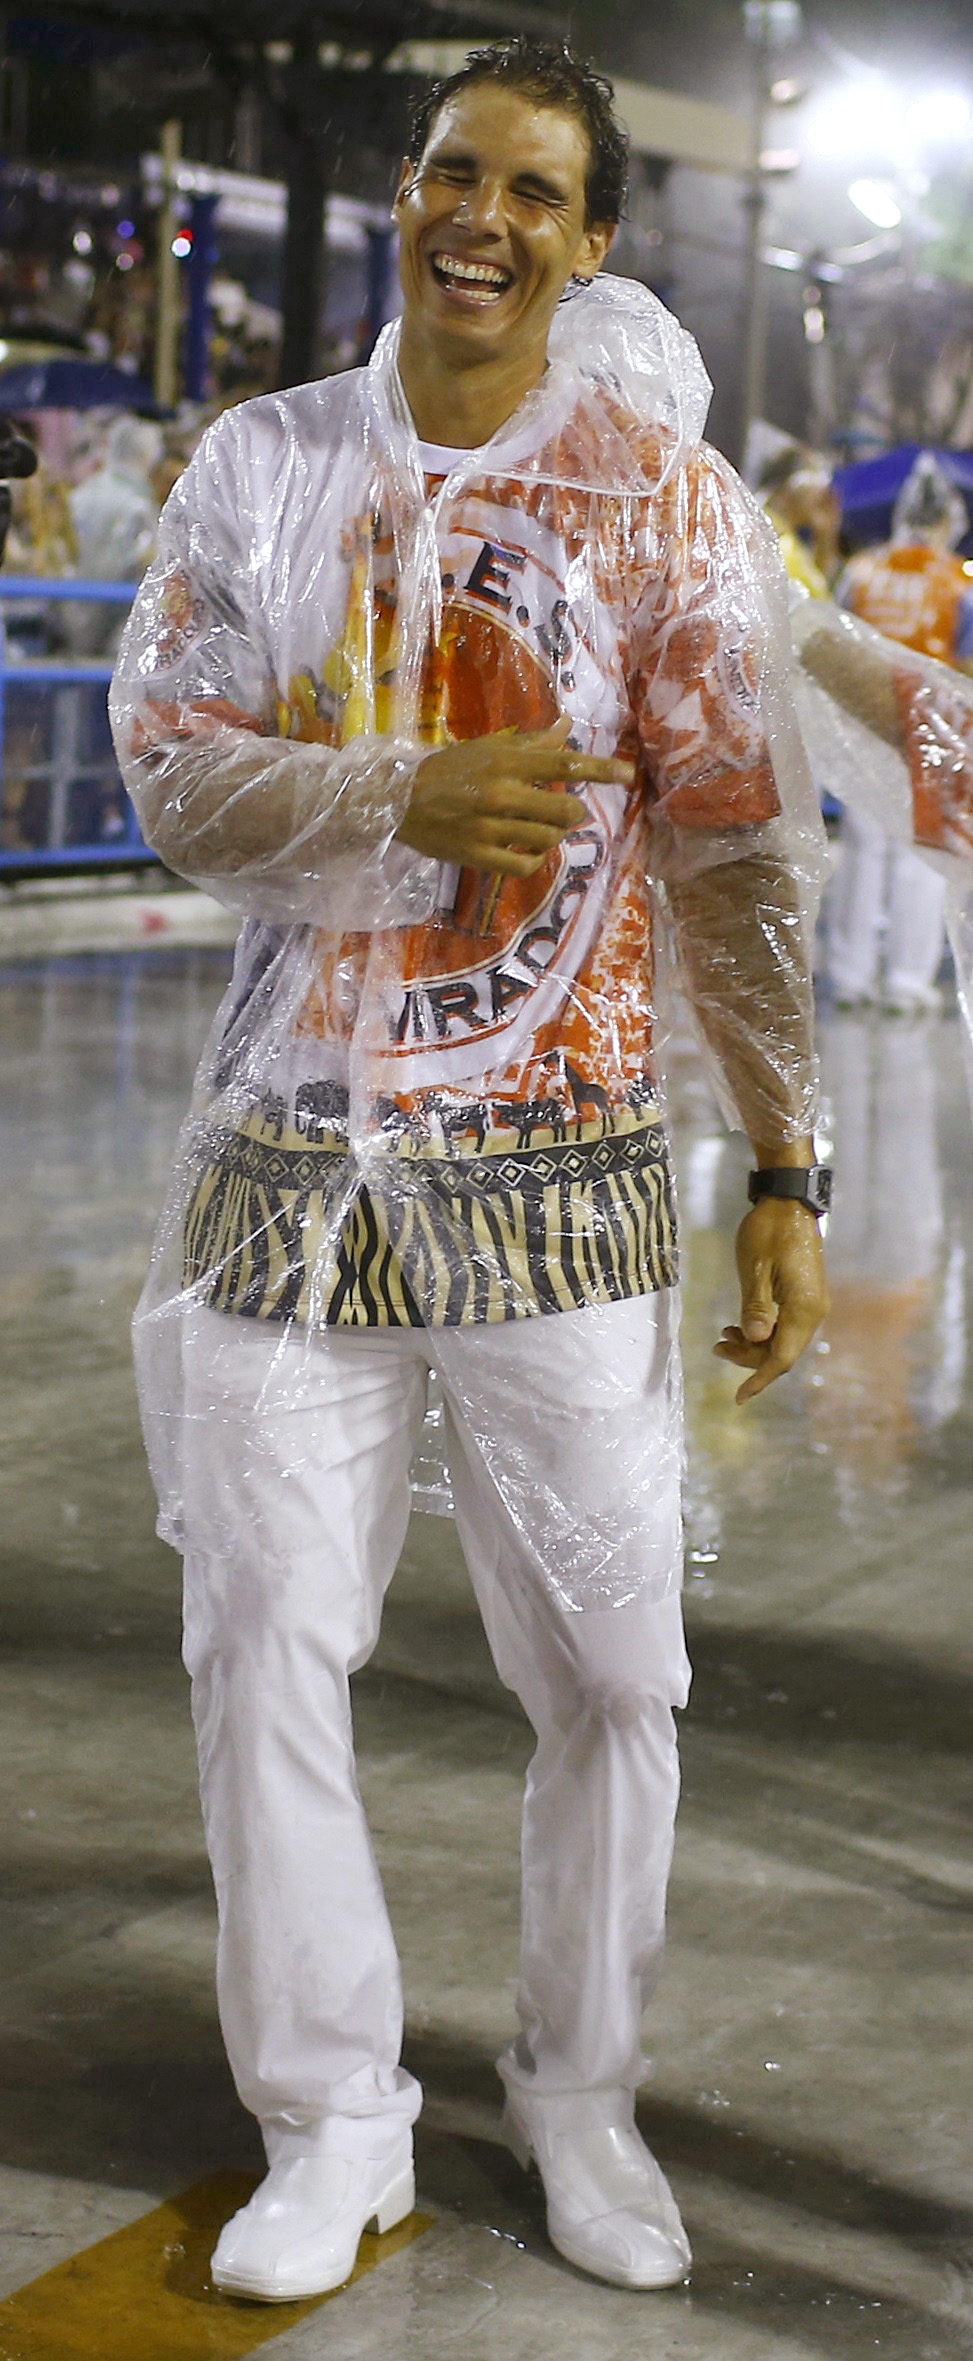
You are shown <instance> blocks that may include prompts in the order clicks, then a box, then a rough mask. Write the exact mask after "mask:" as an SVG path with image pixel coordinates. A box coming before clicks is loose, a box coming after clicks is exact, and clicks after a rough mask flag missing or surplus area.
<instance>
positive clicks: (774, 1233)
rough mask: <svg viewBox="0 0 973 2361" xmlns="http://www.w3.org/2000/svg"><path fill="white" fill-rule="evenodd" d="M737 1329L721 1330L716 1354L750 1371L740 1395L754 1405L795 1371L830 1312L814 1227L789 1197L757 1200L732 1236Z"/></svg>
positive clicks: (809, 1216) (813, 1220)
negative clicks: (787, 1371)
mask: <svg viewBox="0 0 973 2361" xmlns="http://www.w3.org/2000/svg"><path fill="white" fill-rule="evenodd" d="M736 1254H737V1270H738V1272H739V1275H740V1301H741V1311H740V1326H739V1328H724V1330H723V1334H722V1336H721V1338H720V1342H719V1344H717V1345H714V1347H713V1351H714V1352H715V1353H718V1354H719V1356H720V1359H721V1360H723V1361H734V1362H735V1363H736V1366H737V1368H738V1369H750V1370H752V1372H753V1375H752V1376H751V1377H748V1378H747V1380H746V1383H745V1384H744V1385H742V1386H741V1387H740V1390H739V1392H738V1394H737V1401H738V1402H749V1401H752V1399H753V1396H754V1395H755V1394H762V1393H763V1390H764V1387H765V1386H768V1385H773V1383H774V1379H775V1378H776V1377H783V1374H784V1371H785V1369H793V1367H794V1363H795V1361H797V1360H799V1359H800V1356H801V1354H802V1353H803V1351H804V1350H805V1347H806V1346H807V1345H809V1344H810V1342H811V1338H812V1336H813V1335H814V1332H815V1329H817V1328H819V1327H820V1325H821V1322H822V1320H824V1319H825V1318H826V1317H827V1313H828V1308H829V1304H828V1282H827V1276H826V1273H825V1267H824V1253H823V1250H822V1246H821V1238H820V1234H819V1231H818V1225H817V1221H816V1218H815V1216H814V1214H813V1213H811V1212H809V1210H808V1208H807V1206H806V1205H801V1204H799V1203H798V1202H796V1201H795V1200H794V1199H793V1198H786V1197H762V1198H760V1199H759V1201H758V1203H757V1204H756V1205H753V1206H751V1209H750V1212H749V1213H748V1214H746V1215H745V1216H744V1219H743V1221H742V1222H741V1223H740V1227H739V1229H738V1231H737V1241H736Z"/></svg>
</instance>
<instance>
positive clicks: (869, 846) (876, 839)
mask: <svg viewBox="0 0 973 2361" xmlns="http://www.w3.org/2000/svg"><path fill="white" fill-rule="evenodd" d="M883 922H884V925H885V992H886V996H887V997H888V998H889V999H893V1000H894V999H896V998H897V997H899V996H901V997H902V998H903V999H909V998H910V997H915V998H916V999H917V1000H918V1001H919V1002H920V1003H921V1002H922V1000H923V998H924V996H927V995H928V993H929V991H930V989H931V987H932V985H933V984H934V983H935V980H936V972H937V969H938V967H939V962H940V960H941V958H942V955H943V945H944V943H945V940H946V887H945V883H944V881H943V879H942V878H941V877H940V876H939V875H938V873H937V871H936V870H935V869H933V868H931V867H930V865H929V862H928V861H924V860H923V858H922V855H921V854H920V853H916V852H913V850H912V848H911V846H910V845H907V844H897V843H894V842H893V841H892V839H891V838H889V837H888V836H887V835H886V834H885V831H884V829H882V828H880V827H879V825H878V822H877V821H876V820H873V819H871V818H867V817H866V816H865V814H864V813H862V812H853V811H851V810H846V811H845V813H844V817H843V819H842V822H841V859H840V862H839V866H838V871H837V875H836V876H835V878H834V881H833V883H832V885H831V887H830V889H829V894H828V918H827V937H828V975H829V978H830V981H831V984H832V986H833V989H834V990H835V991H836V992H837V993H839V994H840V995H841V996H842V997H845V998H847V999H849V1000H858V999H865V998H871V997H873V996H874V994H875V992H876V989H877V986H878V976H879V964H880V960H881V953H882V928H883Z"/></svg>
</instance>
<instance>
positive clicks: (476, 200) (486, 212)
mask: <svg viewBox="0 0 973 2361" xmlns="http://www.w3.org/2000/svg"><path fill="white" fill-rule="evenodd" d="M453 220H454V222H455V223H456V226H457V228H458V229H468V230H476V231H477V232H478V233H479V234H480V235H482V234H483V233H484V232H487V233H488V234H491V235H493V236H495V237H502V236H503V233H504V230H505V228H506V221H505V217H504V207H503V183H502V181H499V180H478V181H476V182H475V183H474V185H473V186H472V188H468V189H464V191H463V194H462V196H461V198H460V200H459V203H458V205H457V206H456V207H455V208H454V212H453Z"/></svg>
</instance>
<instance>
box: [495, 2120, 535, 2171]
mask: <svg viewBox="0 0 973 2361" xmlns="http://www.w3.org/2000/svg"><path fill="white" fill-rule="evenodd" d="M500 2135H501V2138H502V2139H504V2140H505V2141H506V2143H507V2146H508V2148H509V2150H510V2153H511V2156H514V2157H516V2160H517V2163H518V2164H519V2165H520V2166H521V2167H522V2169H523V2171H524V2172H529V2170H530V2163H531V2156H532V2149H531V2145H530V2141H529V2140H528V2139H525V2137H524V2134H523V2132H522V2131H521V2128H520V2125H519V2123H515V2122H514V2118H513V2115H512V2113H511V2110H510V2108H509V2106H508V2107H505V2108H504V2110H503V2116H502V2118H501V2123H500Z"/></svg>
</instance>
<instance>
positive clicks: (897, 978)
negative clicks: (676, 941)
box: [759, 444, 973, 1016]
mask: <svg viewBox="0 0 973 2361" xmlns="http://www.w3.org/2000/svg"><path fill="white" fill-rule="evenodd" d="M759 489H760V496H761V499H762V501H763V504H764V506H765V508H766V510H767V513H768V515H769V517H770V519H771V521H772V523H773V525H774V526H775V529H776V531H777V535H778V539H779V541H780V545H781V552H782V555H783V558H784V563H785V565H786V567H787V571H788V573H789V575H790V576H791V579H792V581H794V582H796V583H798V584H799V585H800V587H801V589H802V590H804V591H806V592H807V593H808V594H809V595H810V596H811V597H812V598H816V599H827V598H834V599H835V600H836V602H837V604H838V605H839V606H842V607H845V608H847V609H848V611H849V612H850V613H852V614H855V615H858V616H859V617H860V618H861V620H862V621H863V622H865V623H868V624H869V625H870V626H871V627H872V629H873V630H874V631H879V632H881V633H882V635H883V637H884V638H885V639H889V640H895V641H897V642H899V644H900V645H902V646H905V647H909V648H914V649H915V650H916V651H917V652H918V653H919V654H920V655H923V656H934V657H936V658H937V659H938V661H939V662H940V663H945V664H948V665H950V666H952V667H953V668H954V669H956V670H958V671H962V672H966V673H973V566H971V565H970V564H969V563H968V562H966V561H964V560H963V559H962V558H961V557H960V556H959V555H958V554H957V549H958V544H959V543H960V542H961V541H962V540H963V539H964V537H965V536H966V534H967V533H968V531H969V518H968V515H967V510H966V503H965V501H964V500H963V499H962V497H961V495H960V494H959V493H958V492H957V491H956V490H955V488H954V486H953V484H952V483H951V482H950V479H949V477H948V476H947V474H946V473H945V471H944V469H943V468H942V467H941V466H940V464H939V463H938V461H937V460H936V459H935V458H934V456H933V454H932V453H931V452H928V451H923V452H920V453H919V455H918V457H917V459H916V460H915V462H914V464H913V466H912V467H911V469H910V471H909V473H908V475H907V476H906V479H905V482H904V483H903V485H902V488H901V491H900V493H899V496H898V499H897V501H896V503H895V508H894V511H893V515H892V531H891V536H890V538H889V539H888V540H887V541H883V542H879V543H877V544H874V545H873V546H871V547H869V548H866V549H860V550H858V551H857V552H856V553H855V554H853V555H852V556H850V557H846V556H845V555H844V554H843V550H842V537H841V526H842V515H841V505H840V502H839V500H838V496H837V493H836V491H835V488H834V485H833V482H832V476H831V469H830V466H829V464H828V461H827V459H825V458H824V457H823V456H822V455H821V454H820V453H818V452H815V451H812V450H809V449H807V448H805V447H801V446H797V445H793V444H792V445H789V446H783V447H782V448H781V449H780V450H778V451H777V452H776V453H775V455H774V456H773V457H772V458H771V459H770V460H768V461H767V463H766V464H765V466H764V469H763V471H762V475H761V478H760V486H759ZM818 785H819V788H820V791H821V794H822V798H823V800H824V803H825V809H826V811H829V816H830V817H831V818H832V819H833V820H834V821H835V822H836V823H837V824H838V831H839V838H840V859H839V863H838V867H837V871H836V874H835V876H834V878H833V880H832V882H831V886H830V889H829V892H828V894H827V897H826V901H825V908H824V914H823V927H822V947H821V974H822V980H823V981H824V982H825V983H826V984H827V985H828V987H829V989H830V993H831V997H832V999H833V1000H834V1002H835V1004H836V1005H837V1006H838V1007H839V1008H845V1009H865V1008H869V1007H873V1006H878V1007H879V1008H882V1009H884V1010H885V1011H886V1013H887V1014H889V1015H895V1016H922V1015H924V1014H927V1013H929V1012H931V1011H934V1010H935V1009H937V1008H938V1007H939V1005H940V992H939V986H938V983H937V977H938V975H939V971H940V967H941V965H942V961H943V955H944V951H945V944H946V888H945V884H944V882H943V879H942V877H941V876H940V875H939V873H938V872H937V871H936V870H935V869H934V868H932V867H931V866H930V864H929V862H928V861H926V860H923V858H922V857H921V855H920V854H918V853H916V852H914V851H913V850H912V849H911V847H909V846H907V845H904V844H899V843H896V842H893V840H892V839H891V838H890V837H888V836H886V834H885V833H884V831H883V830H882V828H881V827H880V826H879V824H878V822H877V821H876V820H873V819H870V818H866V816H865V815H864V814H863V813H862V812H860V811H858V812H852V811H850V810H847V809H846V810H843V811H842V810H840V809H839V808H838V807H836V806H834V805H833V804H831V800H830V797H829V782H828V780H827V779H822V780H819V782H818Z"/></svg>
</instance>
